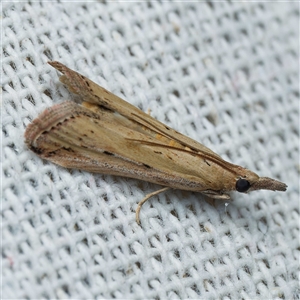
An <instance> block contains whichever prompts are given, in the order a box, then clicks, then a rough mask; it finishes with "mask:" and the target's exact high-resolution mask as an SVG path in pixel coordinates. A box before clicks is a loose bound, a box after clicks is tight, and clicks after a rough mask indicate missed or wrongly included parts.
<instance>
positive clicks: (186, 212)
mask: <svg viewBox="0 0 300 300" xmlns="http://www.w3.org/2000/svg"><path fill="white" fill-rule="evenodd" d="M298 58H299V7H298V3H297V1H289V2H277V3H276V2H273V3H270V2H254V1H248V2H247V1H234V2H231V1H218V2H214V1H212V2H202V3H197V2H188V1H187V2H178V1H176V2H165V1H154V2H151V1H141V2H125V1H123V2H117V1H116V2H115V1H107V2H93V1H90V2H80V1H73V2H63V3H59V2H54V1H51V2H48V1H38V2H36V1H29V2H26V1H23V2H16V3H11V1H9V2H8V1H6V2H5V1H4V2H2V64H1V65H2V87H3V106H2V153H3V155H2V202H1V225H2V228H1V232H2V243H1V252H2V269H1V271H2V274H1V277H2V280H1V284H2V286H1V291H2V295H1V298H2V299H42V298H44V299H50V298H51V299H96V298H97V299H110V298H117V299H175V298H180V299H184V298H185V299H187V298H193V299H299V298H300V297H299V294H300V288H299V281H298V276H299V249H300V247H299V246H300V245H299V61H298ZM49 60H58V61H60V62H62V63H63V64H65V65H67V66H68V67H69V68H71V69H73V70H76V71H78V72H79V73H81V74H83V75H85V76H87V77H88V78H90V79H91V80H93V81H95V82H96V83H98V84H99V85H101V86H103V87H105V88H107V89H108V90H110V91H112V92H113V93H115V94H117V95H119V96H120V97H122V98H123V99H125V100H127V101H128V102H130V103H132V104H134V105H136V106H138V107H139V108H141V109H142V110H143V111H147V110H150V111H151V115H152V116H153V117H155V118H156V119H158V120H160V121H162V122H164V123H165V124H167V125H168V126H171V127H173V128H174V129H176V130H178V131H180V132H181V133H183V134H185V135H188V136H189V137H191V138H193V139H195V140H197V141H199V142H201V143H203V144H204V145H206V146H207V147H209V148H211V149H212V150H213V151H215V152H216V153H218V154H219V155H221V156H222V157H223V158H224V159H226V160H228V161H230V162H232V163H235V164H238V165H241V166H244V167H247V168H248V169H250V170H252V171H254V172H256V173H257V174H259V175H261V176H268V177H272V178H275V179H278V180H280V181H283V182H285V183H286V184H287V185H288V189H287V191H286V192H284V193H283V192H273V191H256V192H253V193H250V194H249V195H245V194H241V193H237V192H236V193H233V194H232V200H233V201H232V202H230V203H224V202H221V201H218V202H216V203H215V204H214V205H213V206H212V205H210V204H209V203H207V202H206V201H205V199H204V197H203V196H202V195H201V194H199V193H189V192H184V191H180V190H170V191H168V192H166V193H163V194H160V195H158V196H155V197H153V198H152V199H151V200H149V201H148V202H146V203H145V204H144V206H143V208H142V210H141V215H140V217H141V226H138V225H137V224H136V222H135V209H136V207H137V203H138V202H139V201H140V200H141V199H142V198H143V197H144V196H145V195H147V194H148V193H151V192H153V191H155V190H157V189H159V188H161V187H160V186H157V185H154V184H151V183H147V182H142V181H139V180H134V179H125V178H121V177H116V176H110V175H103V174H91V173H89V172H83V171H80V170H67V169H64V168H62V167H59V166H57V165H55V164H53V163H50V162H47V161H44V160H42V159H40V158H39V157H38V156H37V155H35V154H34V153H33V152H31V151H30V150H29V149H28V148H27V146H26V145H25V143H24V131H25V128H26V126H27V125H28V124H29V123H30V122H31V121H32V120H33V119H34V118H36V117H37V116H38V114H39V113H41V112H42V111H43V110H44V109H45V108H47V107H50V106H52V105H54V104H57V103H61V102H62V101H63V100H66V99H74V96H73V95H72V94H70V93H69V92H68V91H67V89H66V88H65V87H64V86H63V85H62V84H61V83H59V80H58V76H57V75H58V72H56V71H55V70H54V69H53V68H51V67H50V66H49V65H47V61H49Z"/></svg>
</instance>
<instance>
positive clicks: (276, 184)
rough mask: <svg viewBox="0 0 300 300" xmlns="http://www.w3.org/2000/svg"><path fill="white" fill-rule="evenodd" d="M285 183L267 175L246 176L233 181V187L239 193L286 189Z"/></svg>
mask: <svg viewBox="0 0 300 300" xmlns="http://www.w3.org/2000/svg"><path fill="white" fill-rule="evenodd" d="M286 188H287V185H286V184H285V183H282V182H280V181H277V180H275V179H272V178H268V177H258V176H257V178H255V180H253V178H248V176H245V177H240V178H238V179H237V181H236V183H235V189H236V190H237V191H238V192H240V193H249V192H251V191H255V190H271V191H286Z"/></svg>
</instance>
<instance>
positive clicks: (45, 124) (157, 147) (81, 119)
mask: <svg viewBox="0 0 300 300" xmlns="http://www.w3.org/2000/svg"><path fill="white" fill-rule="evenodd" d="M49 64H50V65H51V66H52V67H54V68H55V69H57V70H58V71H60V72H61V73H63V75H62V76H61V77H60V81H61V82H62V83H64V84H65V85H66V86H67V87H68V89H69V91H70V92H72V93H75V94H77V95H79V96H80V98H81V100H82V103H81V105H79V104H77V103H75V102H72V101H65V102H63V103H60V104H57V105H54V106H52V107H50V108H47V109H46V110H45V111H44V112H42V113H41V114H40V115H39V116H38V117H37V118H36V119H35V120H33V122H32V123H31V124H29V125H28V127H27V128H26V132H25V140H26V144H27V145H28V147H29V148H30V149H31V150H32V151H33V152H35V153H36V154H37V155H39V156H40V157H42V158H44V159H47V160H50V161H52V162H54V163H56V164H58V165H60V166H63V167H66V168H75V169H81V170H85V171H89V172H95V173H103V174H111V175H119V176H124V177H130V178H137V179H141V180H145V181H149V182H153V183H157V184H159V185H162V186H165V187H164V188H163V189H160V190H158V191H156V192H154V193H151V194H149V195H148V196H146V197H145V198H144V199H143V200H142V201H140V202H139V204H138V207H137V210H136V221H137V222H138V223H139V211H140V209H141V206H142V205H143V203H145V202H146V200H148V199H149V198H150V197H151V196H153V195H156V194H158V193H161V192H163V191H166V190H167V189H170V188H172V189H182V190H187V191H194V192H200V193H202V194H204V195H207V196H209V197H211V198H213V199H224V200H229V199H230V196H229V192H230V191H238V192H241V193H248V192H251V191H254V190H260V189H265V190H273V191H285V190H286V188H287V185H286V184H284V183H282V182H279V181H277V180H274V179H271V178H268V177H259V176H258V175H257V174H255V173H254V172H252V171H250V170H247V169H245V168H243V167H240V166H238V165H234V164H231V163H229V162H227V161H225V160H223V159H222V158H221V157H220V156H219V155H217V154H216V153H214V152H213V151H212V150H210V149H209V148H207V147H205V146H204V145H202V144H200V143H198V142H196V141H194V140H192V139H191V138H189V137H187V136H184V135H182V134H180V133H179V132H177V131H175V130H174V129H172V128H170V127H168V126H166V125H164V124H163V123H161V122H159V121H157V120H155V119H154V118H152V117H151V116H150V115H148V114H146V113H144V112H143V111H141V110H140V109H138V108H137V107H135V106H133V105H131V104H129V103H128V102H126V101H124V100H123V99H121V98H119V97H118V96H116V95H114V94H112V93H110V92H109V91H107V90H106V89H104V88H102V87H101V86H99V85H97V84H96V83H94V82H93V81H91V80H89V79H88V78H86V77H84V76H83V75H81V74H79V73H77V72H75V71H73V70H71V69H69V68H68V67H66V66H65V65H63V64H61V63H59V62H56V61H53V62H49Z"/></svg>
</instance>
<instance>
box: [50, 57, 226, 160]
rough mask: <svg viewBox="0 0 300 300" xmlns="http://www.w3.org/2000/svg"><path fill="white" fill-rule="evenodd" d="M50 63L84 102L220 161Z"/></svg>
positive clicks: (78, 76) (76, 75)
mask: <svg viewBox="0 0 300 300" xmlns="http://www.w3.org/2000/svg"><path fill="white" fill-rule="evenodd" d="M48 63H49V64H50V65H51V66H52V67H54V68H55V69H57V70H58V71H60V72H61V73H63V74H64V75H63V76H61V77H60V81H61V82H62V83H64V84H65V85H66V86H67V87H68V89H69V91H70V92H72V93H75V94H78V95H79V96H80V97H82V100H83V101H86V102H89V103H92V104H97V105H100V106H104V107H106V108H107V109H109V110H112V111H115V112H118V113H119V114H120V115H123V116H124V117H126V118H128V119H130V120H134V121H135V122H137V123H139V124H141V125H142V126H145V127H149V128H150V129H151V130H154V131H157V132H158V133H159V134H161V135H163V136H166V137H168V138H171V139H172V140H175V141H176V142H178V143H180V144H181V145H183V146H186V147H188V148H190V149H192V150H194V151H196V152H198V151H199V152H201V153H205V154H209V155H211V156H214V157H216V158H219V159H220V158H221V157H220V156H219V155H218V154H216V153H215V152H213V151H212V150H210V149H209V148H207V147H205V146H204V145H202V144H200V143H198V142H197V141H195V140H193V139H191V138H189V137H187V136H185V135H183V134H181V133H179V132H177V131H176V130H174V129H172V128H170V127H168V126H166V125H165V124H163V123H161V122H159V121H158V120H156V119H154V118H152V117H151V116H150V115H148V114H146V113H144V112H143V111H141V110H140V109H138V108H137V107H135V106H133V105H131V104H130V103H128V102H126V101H125V100H123V99H121V98H120V97H118V96H116V95H114V94H113V93H111V92H109V91H107V90H106V89H104V88H103V87H101V86H99V85H98V84H96V83H95V82H93V81H92V80H90V79H88V78H86V77H85V76H83V75H81V74H79V73H77V72H75V71H73V70H71V69H69V68H68V67H67V66H65V65H63V64H62V63H60V62H57V61H52V62H48Z"/></svg>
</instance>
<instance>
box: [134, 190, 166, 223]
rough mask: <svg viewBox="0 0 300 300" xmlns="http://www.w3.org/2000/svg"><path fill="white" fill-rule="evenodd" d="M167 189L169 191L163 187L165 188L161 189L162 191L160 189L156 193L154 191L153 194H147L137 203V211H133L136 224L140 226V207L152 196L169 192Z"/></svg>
mask: <svg viewBox="0 0 300 300" xmlns="http://www.w3.org/2000/svg"><path fill="white" fill-rule="evenodd" d="M169 189H171V188H170V187H165V188H163V189H160V190H158V191H155V192H153V193H150V194H148V195H147V196H146V197H145V198H144V199H142V200H141V201H140V202H139V204H138V206H137V209H136V211H135V220H136V222H137V223H138V224H139V225H140V224H141V222H140V210H141V208H142V205H143V204H144V203H145V202H146V201H147V200H148V199H149V198H151V197H152V196H155V195H157V194H160V193H162V192H164V191H167V190H169Z"/></svg>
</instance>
